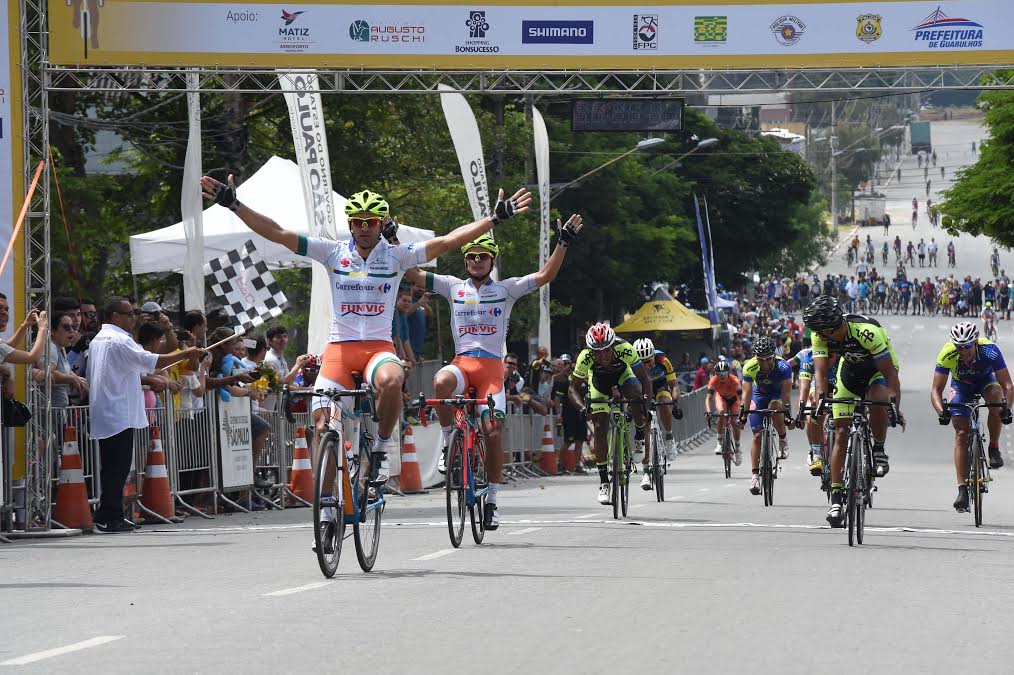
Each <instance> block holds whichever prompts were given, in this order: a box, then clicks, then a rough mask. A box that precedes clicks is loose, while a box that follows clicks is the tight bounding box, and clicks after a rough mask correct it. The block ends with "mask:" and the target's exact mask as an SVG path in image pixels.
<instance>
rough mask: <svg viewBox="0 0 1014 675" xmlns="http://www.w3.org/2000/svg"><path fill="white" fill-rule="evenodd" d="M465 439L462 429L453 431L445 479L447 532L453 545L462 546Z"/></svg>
mask: <svg viewBox="0 0 1014 675" xmlns="http://www.w3.org/2000/svg"><path fill="white" fill-rule="evenodd" d="M464 442H465V439H464V438H462V436H461V429H455V430H454V431H453V432H452V433H451V442H450V444H449V445H448V448H449V450H448V451H447V462H446V463H447V474H446V475H445V480H444V494H445V497H446V501H447V532H448V534H450V535H451V545H452V546H453V547H454V548H458V547H459V546H461V539H462V537H464V536H465V468H464V465H463V463H462V458H463V457H464V452H463V446H464Z"/></svg>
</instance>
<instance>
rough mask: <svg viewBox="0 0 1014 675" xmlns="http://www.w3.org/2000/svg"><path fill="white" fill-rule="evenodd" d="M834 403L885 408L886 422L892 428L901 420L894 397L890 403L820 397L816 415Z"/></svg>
mask: <svg viewBox="0 0 1014 675" xmlns="http://www.w3.org/2000/svg"><path fill="white" fill-rule="evenodd" d="M834 403H844V404H846V405H855V406H859V407H866V406H880V407H882V408H887V409H888V410H887V421H888V424H890V425H891V426H892V427H896V426H898V421H899V420H900V418H901V413H899V412H898V407H897V405H896V404H895V397H894V396H892V397H891V400H890V401H872V400H870V399H868V398H827V397H824V396H821V397H820V403H818V404H817V410H816V414H818V415H822V414H823V413H824V409H825V407H826V406H828V405H831V404H834Z"/></svg>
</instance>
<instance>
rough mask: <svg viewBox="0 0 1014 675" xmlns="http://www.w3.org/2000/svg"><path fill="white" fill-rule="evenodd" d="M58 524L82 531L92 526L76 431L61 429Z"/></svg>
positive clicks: (66, 428) (57, 506) (57, 505)
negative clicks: (61, 450)
mask: <svg viewBox="0 0 1014 675" xmlns="http://www.w3.org/2000/svg"><path fill="white" fill-rule="evenodd" d="M53 517H54V518H55V519H56V521H57V522H58V523H60V524H61V525H63V526H65V527H77V528H81V529H83V530H85V529H90V528H91V526H92V512H91V509H90V508H88V491H87V490H86V489H85V484H84V470H83V469H82V466H81V453H80V452H79V451H78V447H77V429H75V428H74V427H64V428H63V453H62V455H61V457H60V487H59V488H58V491H57V493H56V513H55V514H54V515H53Z"/></svg>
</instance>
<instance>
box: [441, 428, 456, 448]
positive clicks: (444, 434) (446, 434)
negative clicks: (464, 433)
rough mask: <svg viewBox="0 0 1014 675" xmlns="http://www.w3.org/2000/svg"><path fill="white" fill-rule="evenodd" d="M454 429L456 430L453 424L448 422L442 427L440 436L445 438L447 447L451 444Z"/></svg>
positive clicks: (442, 438)
mask: <svg viewBox="0 0 1014 675" xmlns="http://www.w3.org/2000/svg"><path fill="white" fill-rule="evenodd" d="M452 431H454V425H453V424H448V425H447V426H446V427H440V438H441V440H443V442H444V447H445V448H446V447H448V446H449V445H450V444H451V432H452Z"/></svg>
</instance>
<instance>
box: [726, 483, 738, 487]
mask: <svg viewBox="0 0 1014 675" xmlns="http://www.w3.org/2000/svg"><path fill="white" fill-rule="evenodd" d="M724 487H736V484H735V483H726V484H725V485H724Z"/></svg>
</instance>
